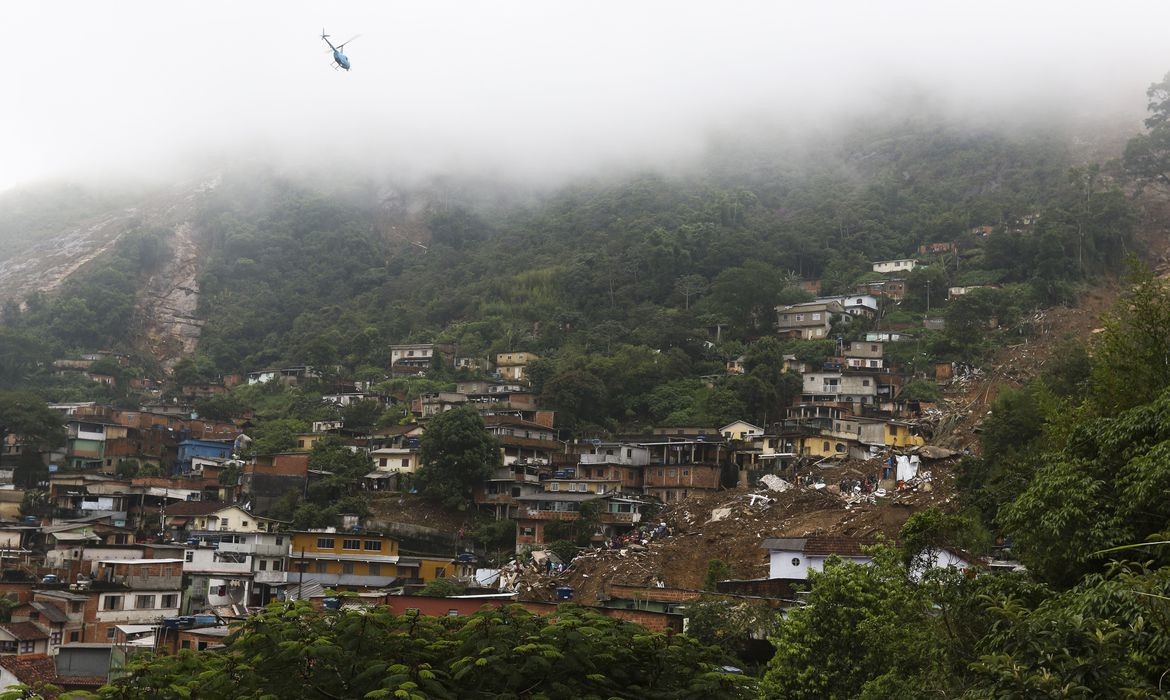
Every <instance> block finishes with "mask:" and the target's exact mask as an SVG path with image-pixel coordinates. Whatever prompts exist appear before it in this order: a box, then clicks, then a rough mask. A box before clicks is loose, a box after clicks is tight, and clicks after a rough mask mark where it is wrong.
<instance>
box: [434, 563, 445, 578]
mask: <svg viewBox="0 0 1170 700" xmlns="http://www.w3.org/2000/svg"><path fill="white" fill-rule="evenodd" d="M446 577H447V568H446V567H443V566H437V567H435V578H446Z"/></svg>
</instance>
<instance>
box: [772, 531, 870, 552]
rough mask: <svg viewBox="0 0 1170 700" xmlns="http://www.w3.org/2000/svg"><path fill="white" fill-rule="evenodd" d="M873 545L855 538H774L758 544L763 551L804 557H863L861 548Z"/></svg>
mask: <svg viewBox="0 0 1170 700" xmlns="http://www.w3.org/2000/svg"><path fill="white" fill-rule="evenodd" d="M872 544H874V542H873V540H865V539H857V538H855V537H829V536H821V537H774V538H770V539H766V540H764V541H763V542H761V543H760V546H761V547H763V548H764V549H770V550H784V551H794V552H802V553H804V555H805V556H823V557H827V556H829V555H831V554H835V555H837V556H839V557H864V556H866V554H865V552H863V551H861V548H862V547H868V546H870V545H872Z"/></svg>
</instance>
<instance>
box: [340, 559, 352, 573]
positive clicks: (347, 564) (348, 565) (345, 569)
mask: <svg viewBox="0 0 1170 700" xmlns="http://www.w3.org/2000/svg"><path fill="white" fill-rule="evenodd" d="M341 573H343V574H351V575H352V574H353V562H352V561H343V562H341Z"/></svg>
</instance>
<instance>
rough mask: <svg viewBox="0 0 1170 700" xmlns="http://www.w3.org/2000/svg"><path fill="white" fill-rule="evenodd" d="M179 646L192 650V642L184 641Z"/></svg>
mask: <svg viewBox="0 0 1170 700" xmlns="http://www.w3.org/2000/svg"><path fill="white" fill-rule="evenodd" d="M179 646H180V647H181V648H183V649H190V648H191V640H190V639H184V640H183V642H182V643H181V644H180V645H179Z"/></svg>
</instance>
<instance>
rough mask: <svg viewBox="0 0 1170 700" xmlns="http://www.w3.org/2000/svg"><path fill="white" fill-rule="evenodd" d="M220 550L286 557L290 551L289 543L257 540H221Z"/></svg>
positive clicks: (259, 555) (258, 555)
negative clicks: (265, 542) (270, 542)
mask: <svg viewBox="0 0 1170 700" xmlns="http://www.w3.org/2000/svg"><path fill="white" fill-rule="evenodd" d="M219 551H221V552H236V553H239V554H251V555H253V556H257V557H286V556H288V553H289V545H287V544H257V543H255V542H220V543H219Z"/></svg>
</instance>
